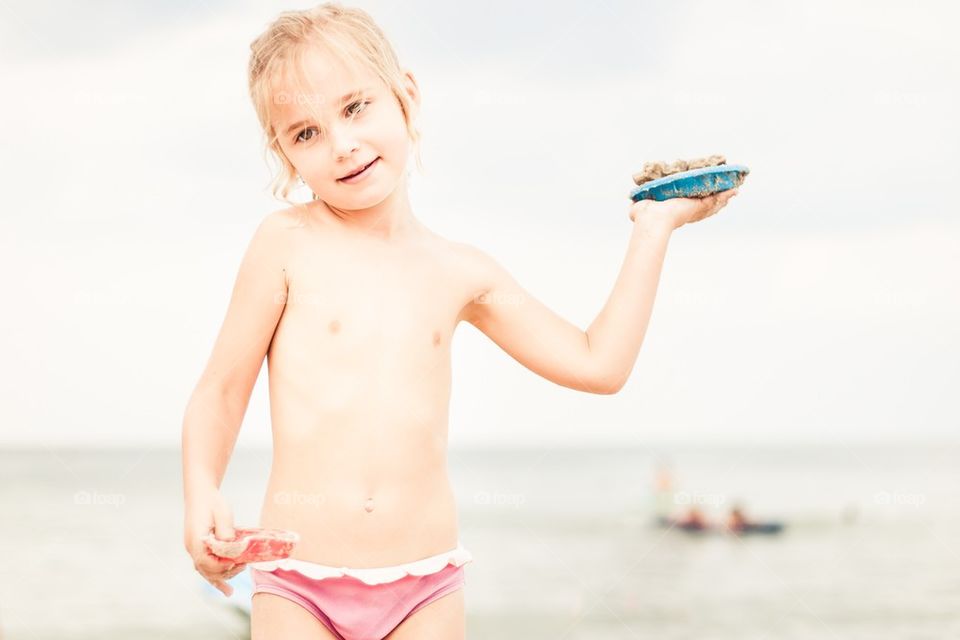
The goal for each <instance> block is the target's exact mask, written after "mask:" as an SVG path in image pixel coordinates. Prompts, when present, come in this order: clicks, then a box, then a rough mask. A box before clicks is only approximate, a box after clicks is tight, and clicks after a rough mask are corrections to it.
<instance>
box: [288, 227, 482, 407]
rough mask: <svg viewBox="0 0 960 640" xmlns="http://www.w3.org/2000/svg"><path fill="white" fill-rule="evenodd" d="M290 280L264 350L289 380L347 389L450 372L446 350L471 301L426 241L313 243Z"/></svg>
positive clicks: (294, 259)
mask: <svg viewBox="0 0 960 640" xmlns="http://www.w3.org/2000/svg"><path fill="white" fill-rule="evenodd" d="M287 279H288V292H287V296H286V300H285V308H284V312H283V315H282V317H281V320H280V323H279V324H278V326H277V330H276V333H275V335H274V342H273V344H272V346H271V358H272V359H275V360H277V362H278V364H281V365H282V367H283V369H284V370H285V374H286V375H288V376H296V377H299V379H300V381H301V382H306V381H308V380H309V381H312V382H314V383H317V384H323V385H326V386H325V387H324V388H328V389H329V388H331V387H334V388H341V389H345V388H348V387H351V386H352V387H355V388H359V385H360V381H361V380H362V381H364V385H365V386H367V387H369V385H370V384H371V383H372V382H375V381H377V380H379V381H381V382H389V383H391V384H396V383H397V382H398V381H402V380H405V379H409V380H410V381H413V380H423V379H425V378H427V377H428V376H429V375H431V374H437V373H438V372H443V371H445V370H448V369H449V348H450V343H451V340H452V338H453V333H454V331H455V329H456V326H457V323H458V321H459V314H460V312H461V311H462V310H463V308H464V305H465V304H466V303H467V302H468V301H469V299H470V287H469V284H468V283H467V282H466V281H465V278H464V277H463V276H462V270H461V269H459V268H458V266H457V260H456V257H455V254H454V253H453V252H452V251H450V250H447V249H444V248H442V247H439V246H437V245H430V244H426V243H424V244H423V245H420V246H417V247H409V248H404V249H399V248H390V249H385V248H382V247H378V246H376V245H374V246H371V245H367V244H363V243H357V244H353V243H350V244H346V243H344V244H337V243H333V242H328V243H314V244H310V245H305V246H304V247H302V248H301V249H300V250H298V251H297V252H296V253H295V254H294V255H292V256H291V257H290V260H289V262H288V274H287ZM315 388H316V387H315ZM408 390H409V389H408Z"/></svg>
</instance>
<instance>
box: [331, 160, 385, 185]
mask: <svg viewBox="0 0 960 640" xmlns="http://www.w3.org/2000/svg"><path fill="white" fill-rule="evenodd" d="M378 160H380V156H377V157H376V158H374V159H373V160H371V161H370V162H368V163H367V164H365V165H363V166H362V167H360V168H359V169H358V170H356V171H354V172H353V173H350V174H347V175H345V176H343V177H342V178H337V182H356V181H357V180H360V179H361V178H363V177H364V176H366V175H367V174H369V173H370V170H371V169H372V168H373V166H374V165H375V164H376V163H377V161H378Z"/></svg>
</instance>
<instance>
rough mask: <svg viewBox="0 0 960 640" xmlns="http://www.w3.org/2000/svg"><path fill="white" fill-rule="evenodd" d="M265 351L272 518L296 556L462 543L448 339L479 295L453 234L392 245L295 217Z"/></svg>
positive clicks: (387, 555)
mask: <svg viewBox="0 0 960 640" xmlns="http://www.w3.org/2000/svg"><path fill="white" fill-rule="evenodd" d="M289 231H290V232H291V234H293V235H292V238H293V240H292V242H291V253H290V255H289V256H288V258H287V260H286V262H287V283H288V296H287V300H286V307H285V309H284V311H283V314H282V316H281V318H280V321H279V323H278V325H277V328H276V331H275V333H274V336H273V341H272V342H271V344H270V348H269V350H268V353H267V358H268V368H269V380H270V410H271V420H272V428H273V451H274V453H273V464H272V468H271V474H270V481H269V485H268V487H267V491H266V495H265V496H264V501H263V508H262V512H261V526H265V527H280V528H284V529H291V530H294V531H297V532H299V533H300V535H301V543H300V544H299V545H298V546H297V547H296V548H295V550H294V552H293V556H292V557H294V558H298V559H302V560H307V561H310V562H317V563H320V564H327V565H333V566H351V567H358V568H359V567H377V566H387V565H395V564H401V563H404V562H410V561H413V560H417V559H420V558H424V557H427V556H431V555H435V554H438V553H441V552H443V551H447V550H449V549H452V548H454V547H455V546H456V544H457V541H458V525H457V514H456V505H455V500H454V495H453V492H452V490H451V487H450V483H449V480H448V476H447V468H446V462H447V461H446V449H447V427H448V409H449V399H450V380H451V377H450V343H451V339H452V337H453V333H454V330H455V329H456V326H457V324H458V323H459V321H460V319H461V317H460V314H461V312H462V310H463V309H464V306H465V305H466V304H467V303H468V302H469V301H470V300H471V298H472V296H473V295H474V293H475V292H474V290H473V286H472V284H471V281H470V278H469V277H466V276H465V271H464V270H463V269H462V268H460V263H459V262H458V257H457V256H458V252H457V249H456V246H457V245H456V244H455V243H453V242H450V241H447V240H444V239H443V238H440V237H438V236H436V235H435V234H432V233H430V232H429V231H424V232H422V233H420V234H418V235H417V236H416V237H414V238H410V239H406V240H402V241H396V242H388V241H385V240H381V239H376V238H371V237H363V236H357V235H356V234H353V233H349V234H348V233H346V232H345V231H344V230H343V229H342V228H340V227H338V226H337V225H336V224H335V223H333V222H331V221H317V220H316V219H305V220H304V221H303V222H302V224H301V225H300V226H297V225H296V224H295V222H294V215H293V214H291V228H290V230H289Z"/></svg>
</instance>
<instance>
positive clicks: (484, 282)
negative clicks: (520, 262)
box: [442, 239, 503, 323]
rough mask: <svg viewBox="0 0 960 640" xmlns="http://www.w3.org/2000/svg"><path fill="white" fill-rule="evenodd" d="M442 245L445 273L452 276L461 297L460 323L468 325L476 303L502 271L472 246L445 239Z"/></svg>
mask: <svg viewBox="0 0 960 640" xmlns="http://www.w3.org/2000/svg"><path fill="white" fill-rule="evenodd" d="M442 242H443V244H444V247H443V248H444V254H445V255H446V260H447V267H448V269H449V270H448V273H451V274H454V275H455V276H456V278H457V281H458V285H459V287H460V288H461V291H462V294H463V297H464V307H463V309H462V310H461V312H460V319H462V320H467V321H468V322H471V323H472V322H473V316H474V312H475V307H476V304H477V302H478V301H480V300H482V299H483V297H484V295H485V294H487V293H488V292H489V291H490V290H491V288H493V286H494V283H495V282H496V281H497V279H498V276H499V274H501V273H503V270H502V267H501V266H500V264H499V263H498V262H497V261H496V260H495V259H494V258H493V257H492V256H490V255H489V254H488V253H487V252H485V251H483V250H482V249H480V248H479V247H477V246H475V245H472V244H469V243H466V242H457V241H455V240H447V239H442Z"/></svg>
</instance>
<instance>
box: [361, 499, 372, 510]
mask: <svg viewBox="0 0 960 640" xmlns="http://www.w3.org/2000/svg"><path fill="white" fill-rule="evenodd" d="M363 508H364V510H365V511H366V512H367V513H370V512H371V511H373V498H367V501H366V502H364V503H363Z"/></svg>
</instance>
